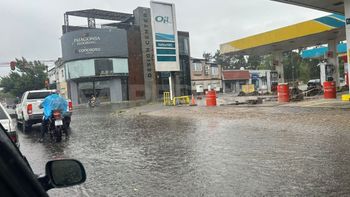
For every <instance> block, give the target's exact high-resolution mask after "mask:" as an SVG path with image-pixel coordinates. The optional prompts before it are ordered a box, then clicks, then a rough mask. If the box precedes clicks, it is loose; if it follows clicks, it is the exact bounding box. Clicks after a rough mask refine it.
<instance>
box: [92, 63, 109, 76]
mask: <svg viewBox="0 0 350 197" xmlns="http://www.w3.org/2000/svg"><path fill="white" fill-rule="evenodd" d="M112 74H113V61H112V60H110V59H96V60H95V75H96V76H103V75H112Z"/></svg>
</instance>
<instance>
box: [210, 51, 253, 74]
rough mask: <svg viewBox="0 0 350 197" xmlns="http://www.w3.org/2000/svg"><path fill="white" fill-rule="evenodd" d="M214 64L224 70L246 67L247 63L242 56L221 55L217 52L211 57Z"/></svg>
mask: <svg viewBox="0 0 350 197" xmlns="http://www.w3.org/2000/svg"><path fill="white" fill-rule="evenodd" d="M212 57H213V59H214V60H215V62H216V63H217V64H219V65H221V66H222V69H224V70H234V69H240V68H241V67H246V65H247V61H246V58H245V57H244V56H243V55H233V54H230V53H229V54H221V52H220V50H217V51H216V52H215V54H214V56H212Z"/></svg>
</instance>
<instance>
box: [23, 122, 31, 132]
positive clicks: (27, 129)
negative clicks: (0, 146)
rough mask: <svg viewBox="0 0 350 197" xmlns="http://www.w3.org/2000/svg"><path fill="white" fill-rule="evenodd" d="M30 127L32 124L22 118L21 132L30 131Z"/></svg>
mask: <svg viewBox="0 0 350 197" xmlns="http://www.w3.org/2000/svg"><path fill="white" fill-rule="evenodd" d="M31 129H32V125H31V124H30V123H29V122H27V121H25V120H23V123H22V132H23V133H26V132H28V131H30V130H31Z"/></svg>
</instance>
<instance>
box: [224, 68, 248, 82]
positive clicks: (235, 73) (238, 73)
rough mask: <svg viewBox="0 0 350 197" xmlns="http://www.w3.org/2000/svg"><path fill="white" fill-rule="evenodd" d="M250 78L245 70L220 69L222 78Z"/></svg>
mask: <svg viewBox="0 0 350 197" xmlns="http://www.w3.org/2000/svg"><path fill="white" fill-rule="evenodd" d="M248 79H250V74H249V71H247V70H224V71H222V80H248Z"/></svg>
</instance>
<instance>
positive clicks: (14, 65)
mask: <svg viewBox="0 0 350 197" xmlns="http://www.w3.org/2000/svg"><path fill="white" fill-rule="evenodd" d="M16 64H17V63H16V62H15V61H12V62H10V67H11V70H15V69H16Z"/></svg>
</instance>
